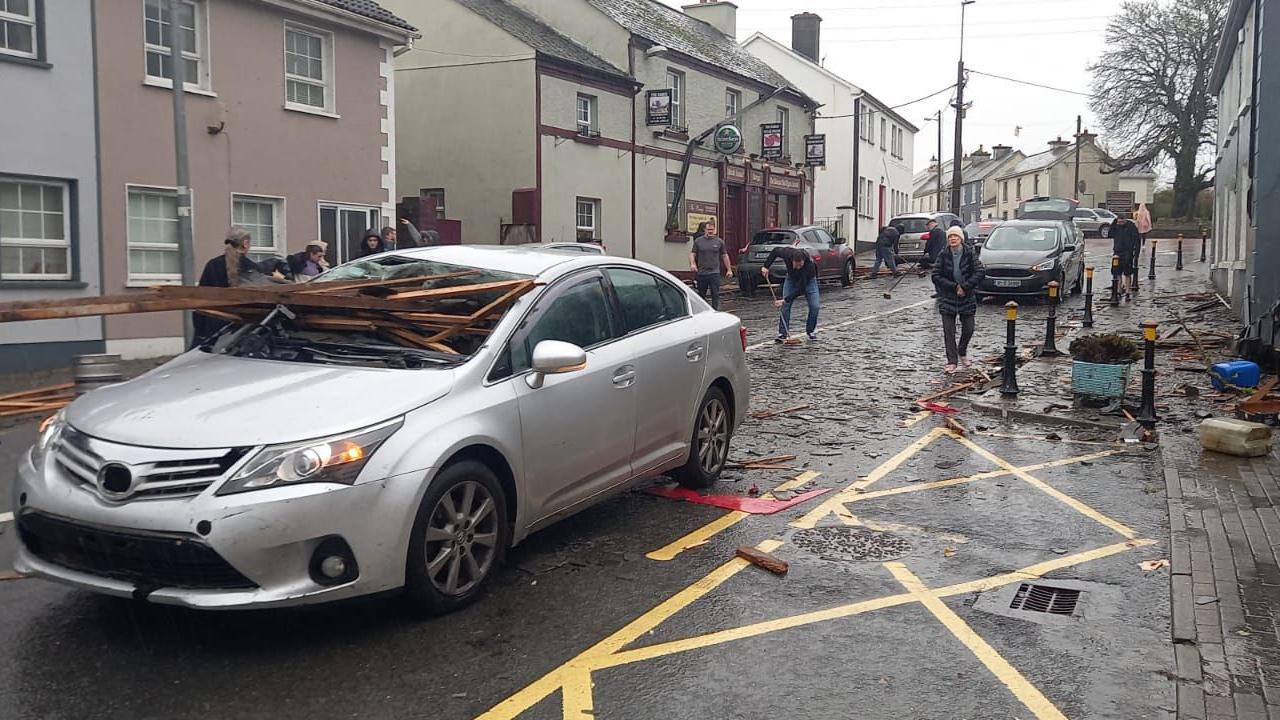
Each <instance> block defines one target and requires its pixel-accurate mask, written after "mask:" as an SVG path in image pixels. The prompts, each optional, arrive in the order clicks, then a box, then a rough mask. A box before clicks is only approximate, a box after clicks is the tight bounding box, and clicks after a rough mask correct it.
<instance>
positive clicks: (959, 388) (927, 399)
mask: <svg viewBox="0 0 1280 720" xmlns="http://www.w3.org/2000/svg"><path fill="white" fill-rule="evenodd" d="M984 377H985V373H984ZM988 381H989V378H988ZM980 384H981V383H979V382H978V381H976V380H975V381H973V382H967V383H959V384H956V385H952V386H951V387H949V388H947V389H946V390H943V391H942V392H936V393H934V394H932V395H926V396H924V397H922V398H919V399H918V400H916V405H923V404H927V403H931V402H934V401H935V400H941V399H942V398H944V397H950V396H952V395H955V394H956V393H960V392H964V391H965V390H969V389H971V388H975V387H977V386H978V385H980Z"/></svg>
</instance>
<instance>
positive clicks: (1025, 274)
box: [987, 267, 1033, 280]
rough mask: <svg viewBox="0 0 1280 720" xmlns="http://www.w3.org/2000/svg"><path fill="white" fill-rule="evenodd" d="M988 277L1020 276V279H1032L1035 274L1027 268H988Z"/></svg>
mask: <svg viewBox="0 0 1280 720" xmlns="http://www.w3.org/2000/svg"><path fill="white" fill-rule="evenodd" d="M987 277H989V278H1018V279H1019V280H1030V279H1031V278H1032V277H1033V275H1032V273H1031V271H1030V270H1027V269H1026V268H993V267H988V268H987Z"/></svg>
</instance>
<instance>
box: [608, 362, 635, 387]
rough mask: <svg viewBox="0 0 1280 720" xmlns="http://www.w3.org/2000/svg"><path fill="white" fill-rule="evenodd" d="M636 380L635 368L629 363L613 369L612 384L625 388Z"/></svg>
mask: <svg viewBox="0 0 1280 720" xmlns="http://www.w3.org/2000/svg"><path fill="white" fill-rule="evenodd" d="M635 382H636V369H635V368H634V367H632V366H630V365H624V366H623V367H620V368H618V369H617V370H614V371H613V384H614V385H616V386H618V387H620V388H627V387H631V386H632V385H634V384H635Z"/></svg>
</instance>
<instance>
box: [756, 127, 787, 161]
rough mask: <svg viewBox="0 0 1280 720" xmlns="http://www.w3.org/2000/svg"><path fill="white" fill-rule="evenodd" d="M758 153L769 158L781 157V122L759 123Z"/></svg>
mask: <svg viewBox="0 0 1280 720" xmlns="http://www.w3.org/2000/svg"><path fill="white" fill-rule="evenodd" d="M760 154H761V155H762V156H764V157H765V158H766V159H769V160H777V159H779V158H781V157H782V123H762V124H761V125H760Z"/></svg>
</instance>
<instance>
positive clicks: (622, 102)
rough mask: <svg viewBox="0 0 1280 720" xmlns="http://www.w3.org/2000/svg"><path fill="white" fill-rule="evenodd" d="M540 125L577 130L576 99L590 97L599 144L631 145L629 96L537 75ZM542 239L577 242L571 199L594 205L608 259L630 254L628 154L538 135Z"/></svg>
mask: <svg viewBox="0 0 1280 720" xmlns="http://www.w3.org/2000/svg"><path fill="white" fill-rule="evenodd" d="M541 83H542V123H543V124H544V125H549V126H551V127H556V128H561V129H566V130H575V131H576V129H577V100H578V95H579V94H582V95H589V96H591V97H593V98H595V107H596V129H597V130H599V132H600V136H601V139H607V140H614V141H618V142H625V143H629V142H630V141H631V100H632V98H631V96H630V95H619V94H616V93H612V92H609V91H607V90H603V89H601V88H597V87H592V86H587V85H582V84H580V83H576V82H573V81H570V80H565V79H562V78H559V77H554V76H550V75H542V76H541ZM540 142H541V143H542V239H543V242H573V241H575V240H576V239H577V217H576V212H577V199H578V198H587V199H591V200H598V201H599V202H600V217H599V219H598V220H597V223H598V226H599V230H598V234H597V237H598V238H600V239H602V240H603V241H604V243H605V246H606V248H607V249H608V250H609V252H610V253H612V254H614V255H622V256H629V255H630V254H631V151H630V150H623V149H620V148H616V147H609V146H608V145H602V144H592V143H590V142H584V141H579V140H575V139H570V138H562V137H554V136H543V137H542V138H541V141H540Z"/></svg>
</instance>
